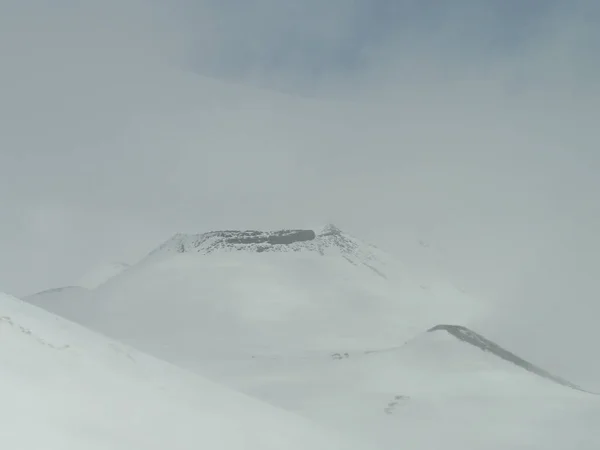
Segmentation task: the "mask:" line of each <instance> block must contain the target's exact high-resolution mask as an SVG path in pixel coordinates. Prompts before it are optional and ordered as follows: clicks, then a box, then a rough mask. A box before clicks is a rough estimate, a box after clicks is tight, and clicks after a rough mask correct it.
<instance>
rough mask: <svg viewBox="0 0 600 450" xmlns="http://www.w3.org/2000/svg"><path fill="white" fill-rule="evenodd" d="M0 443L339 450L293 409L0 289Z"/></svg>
mask: <svg viewBox="0 0 600 450" xmlns="http://www.w3.org/2000/svg"><path fill="white" fill-rule="evenodd" d="M0 360H1V364H0V398H2V402H1V403H0V423H2V427H1V429H0V438H1V439H2V443H3V445H4V446H5V447H6V448H13V449H17V448H18V449H20V450H29V449H40V448H44V449H45V450H52V449H56V450H69V449H86V450H92V449H111V450H117V449H127V450H135V449H143V450H151V449H160V450H164V449H166V448H168V449H169V450H178V449H199V448H205V449H227V450H230V449H245V450H248V449H260V450H268V449H273V450H275V449H277V450H281V449H303V450H304V449H307V448H310V449H327V450H332V449H348V448H349V447H348V445H347V444H346V443H342V442H341V441H338V438H337V437H336V436H333V435H330V434H328V433H327V432H325V431H323V430H321V429H319V428H318V427H317V426H316V425H313V424H312V423H310V422H308V421H305V420H303V419H301V418H299V417H296V416H294V415H293V414H290V413H286V412H283V411H281V410H278V409H276V408H273V407H270V406H267V405H265V404H262V403H260V402H258V401H255V400H253V399H251V398H249V397H246V396H244V395H242V394H238V393H236V392H233V391H229V390H227V389H225V388H223V387H221V386H219V385H217V384H213V383H211V382H208V381H205V380H203V379H200V378H198V377H196V376H194V375H192V374H188V373H186V372H184V371H182V370H179V369H177V368H175V367H173V366H170V365H168V364H166V363H163V362H162V361H159V360H157V359H154V358H152V357H149V356H146V355H143V354H140V353H139V352H136V351H133V350H131V349H129V348H126V347H124V346H122V345H121V344H118V343H116V342H112V341H110V340H108V339H105V338H103V337H101V336H99V335H96V334H94V333H92V332H90V331H88V330H86V329H84V328H82V327H80V326H78V325H75V324H73V323H70V322H68V321H66V320H64V319H60V318H58V317H56V316H53V315H51V314H49V313H47V312H45V311H42V310H40V309H38V308H36V307H34V306H32V305H29V304H26V303H24V302H22V301H20V300H17V299H15V298H12V297H10V296H7V295H5V294H0Z"/></svg>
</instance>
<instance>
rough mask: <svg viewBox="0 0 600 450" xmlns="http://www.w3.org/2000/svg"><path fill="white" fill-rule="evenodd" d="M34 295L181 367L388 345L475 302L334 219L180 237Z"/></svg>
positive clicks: (470, 309)
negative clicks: (86, 279)
mask: <svg viewBox="0 0 600 450" xmlns="http://www.w3.org/2000/svg"><path fill="white" fill-rule="evenodd" d="M26 300H28V301H29V300H30V299H29V298H28V299H26ZM36 304H38V305H40V306H43V307H44V308H47V309H48V310H50V311H52V312H56V313H58V314H60V315H63V316H65V317H68V318H70V319H72V320H74V321H77V322H80V323H82V324H84V325H86V326H89V327H91V328H93V329H96V330H99V331H101V332H103V333H106V334H107V335H110V336H112V337H114V338H117V339H119V340H122V341H124V342H126V343H128V344H131V345H133V346H134V347H137V348H140V349H143V350H145V351H148V352H150V353H152V354H154V355H157V356H159V357H161V358H164V359H168V360H169V361H171V362H174V363H177V364H179V365H182V366H188V365H189V364H194V365H195V363H196V361H198V360H205V359H207V358H223V357H237V356H249V355H263V354H281V353H284V354H285V353H290V352H293V353H302V352H311V351H334V350H338V349H341V348H344V349H361V350H366V349H370V348H379V347H382V346H391V345H396V344H397V343H398V342H403V341H405V340H406V339H408V338H410V337H412V336H414V334H415V333H418V332H420V331H421V330H422V329H426V328H429V327H431V326H434V325H436V324H437V323H440V322H444V321H451V322H459V323H464V322H466V321H468V320H469V319H470V318H471V317H472V315H473V314H475V313H476V312H477V311H478V306H479V305H478V304H477V303H476V302H474V301H473V300H472V299H470V298H468V297H466V296H464V295H462V294H461V293H460V292H458V291H457V290H452V289H451V287H450V286H449V285H444V284H443V283H437V284H436V283H431V284H427V285H426V284H423V283H422V280H414V279H413V278H412V274H411V273H410V272H408V271H407V270H405V269H404V268H403V267H402V265H401V264H399V263H397V262H396V261H395V260H394V259H393V258H391V257H390V256H389V255H386V254H385V253H384V252H382V251H381V250H379V249H377V248H375V247H373V246H370V245H368V244H365V243H363V242H361V241H360V240H358V239H356V238H354V237H352V236H349V235H347V234H346V233H343V232H342V231H340V230H339V229H337V228H336V227H334V226H331V225H330V226H327V227H324V228H323V229H321V230H317V231H316V232H315V231H311V230H295V231H279V232H258V231H246V232H240V231H225V232H212V233H206V234H202V235H177V236H175V237H174V238H173V239H171V240H169V241H168V242H166V243H165V244H163V245H162V246H161V247H159V248H158V249H157V250H156V251H154V252H152V253H151V254H150V255H149V256H148V257H147V258H145V259H144V260H142V261H141V262H140V263H138V264H136V265H134V266H132V267H130V268H129V269H128V270H127V271H125V272H123V273H122V274H121V275H118V276H116V277H114V278H111V279H110V280H108V281H107V282H106V283H104V284H103V285H101V286H99V287H98V288H97V289H95V290H93V291H92V293H91V295H90V296H88V297H87V298H86V299H85V301H60V302H38V301H36Z"/></svg>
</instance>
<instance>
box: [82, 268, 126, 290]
mask: <svg viewBox="0 0 600 450" xmlns="http://www.w3.org/2000/svg"><path fill="white" fill-rule="evenodd" d="M128 268H129V264H126V263H120V262H119V263H110V264H104V265H101V266H98V267H95V268H94V269H92V270H90V271H88V272H86V273H85V274H84V275H83V276H81V278H80V279H79V281H78V282H77V283H75V284H76V285H77V286H82V287H84V288H86V289H95V288H97V287H98V286H100V285H101V284H104V283H106V282H107V281H108V280H110V279H111V278H113V277H116V276H117V275H119V274H120V273H122V272H123V271H125V270H127V269H128Z"/></svg>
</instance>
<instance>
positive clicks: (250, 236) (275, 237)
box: [217, 230, 316, 245]
mask: <svg viewBox="0 0 600 450" xmlns="http://www.w3.org/2000/svg"><path fill="white" fill-rule="evenodd" d="M217 235H220V237H223V241H224V242H226V243H228V244H271V245H289V244H293V243H294V242H304V241H312V240H313V239H315V238H316V234H315V232H314V231H313V230H282V231H273V232H269V233H265V232H264V231H253V230H249V231H222V232H219V233H218V234H217Z"/></svg>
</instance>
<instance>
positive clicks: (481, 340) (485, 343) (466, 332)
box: [428, 325, 599, 395]
mask: <svg viewBox="0 0 600 450" xmlns="http://www.w3.org/2000/svg"><path fill="white" fill-rule="evenodd" d="M436 331H445V332H447V333H449V334H450V335H452V336H454V337H455V338H457V339H458V340H460V341H462V342H464V343H466V344H469V345H472V346H474V347H477V348H479V349H480V350H483V351H484V352H489V353H491V354H493V355H495V356H497V357H499V358H502V359H503V360H505V361H508V362H510V363H512V364H515V365H516V366H519V367H521V368H522V369H525V370H527V371H528V372H531V373H533V374H535V375H538V376H540V377H542V378H545V379H547V380H550V381H553V382H555V383H558V384H561V385H563V386H567V387H570V388H571V389H575V390H578V391H582V392H586V393H588V394H594V395H599V394H597V393H595V392H590V391H586V390H585V389H582V388H581V387H579V386H577V385H576V384H574V383H571V382H570V381H567V380H565V379H564V378H561V377H558V376H555V375H552V374H551V373H549V372H547V371H545V370H544V369H542V368H540V367H538V366H536V365H534V364H531V363H530V362H528V361H525V360H524V359H523V358H520V357H518V356H517V355H515V354H514V353H511V352H509V351H508V350H506V349H504V348H502V347H500V346H499V345H498V344H496V343H495V342H492V341H490V340H489V339H486V338H485V337H483V336H482V335H480V334H479V333H476V332H475V331H473V330H470V329H469V328H467V327H464V326H460V325H436V326H435V327H433V328H431V329H429V330H428V332H436Z"/></svg>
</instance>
